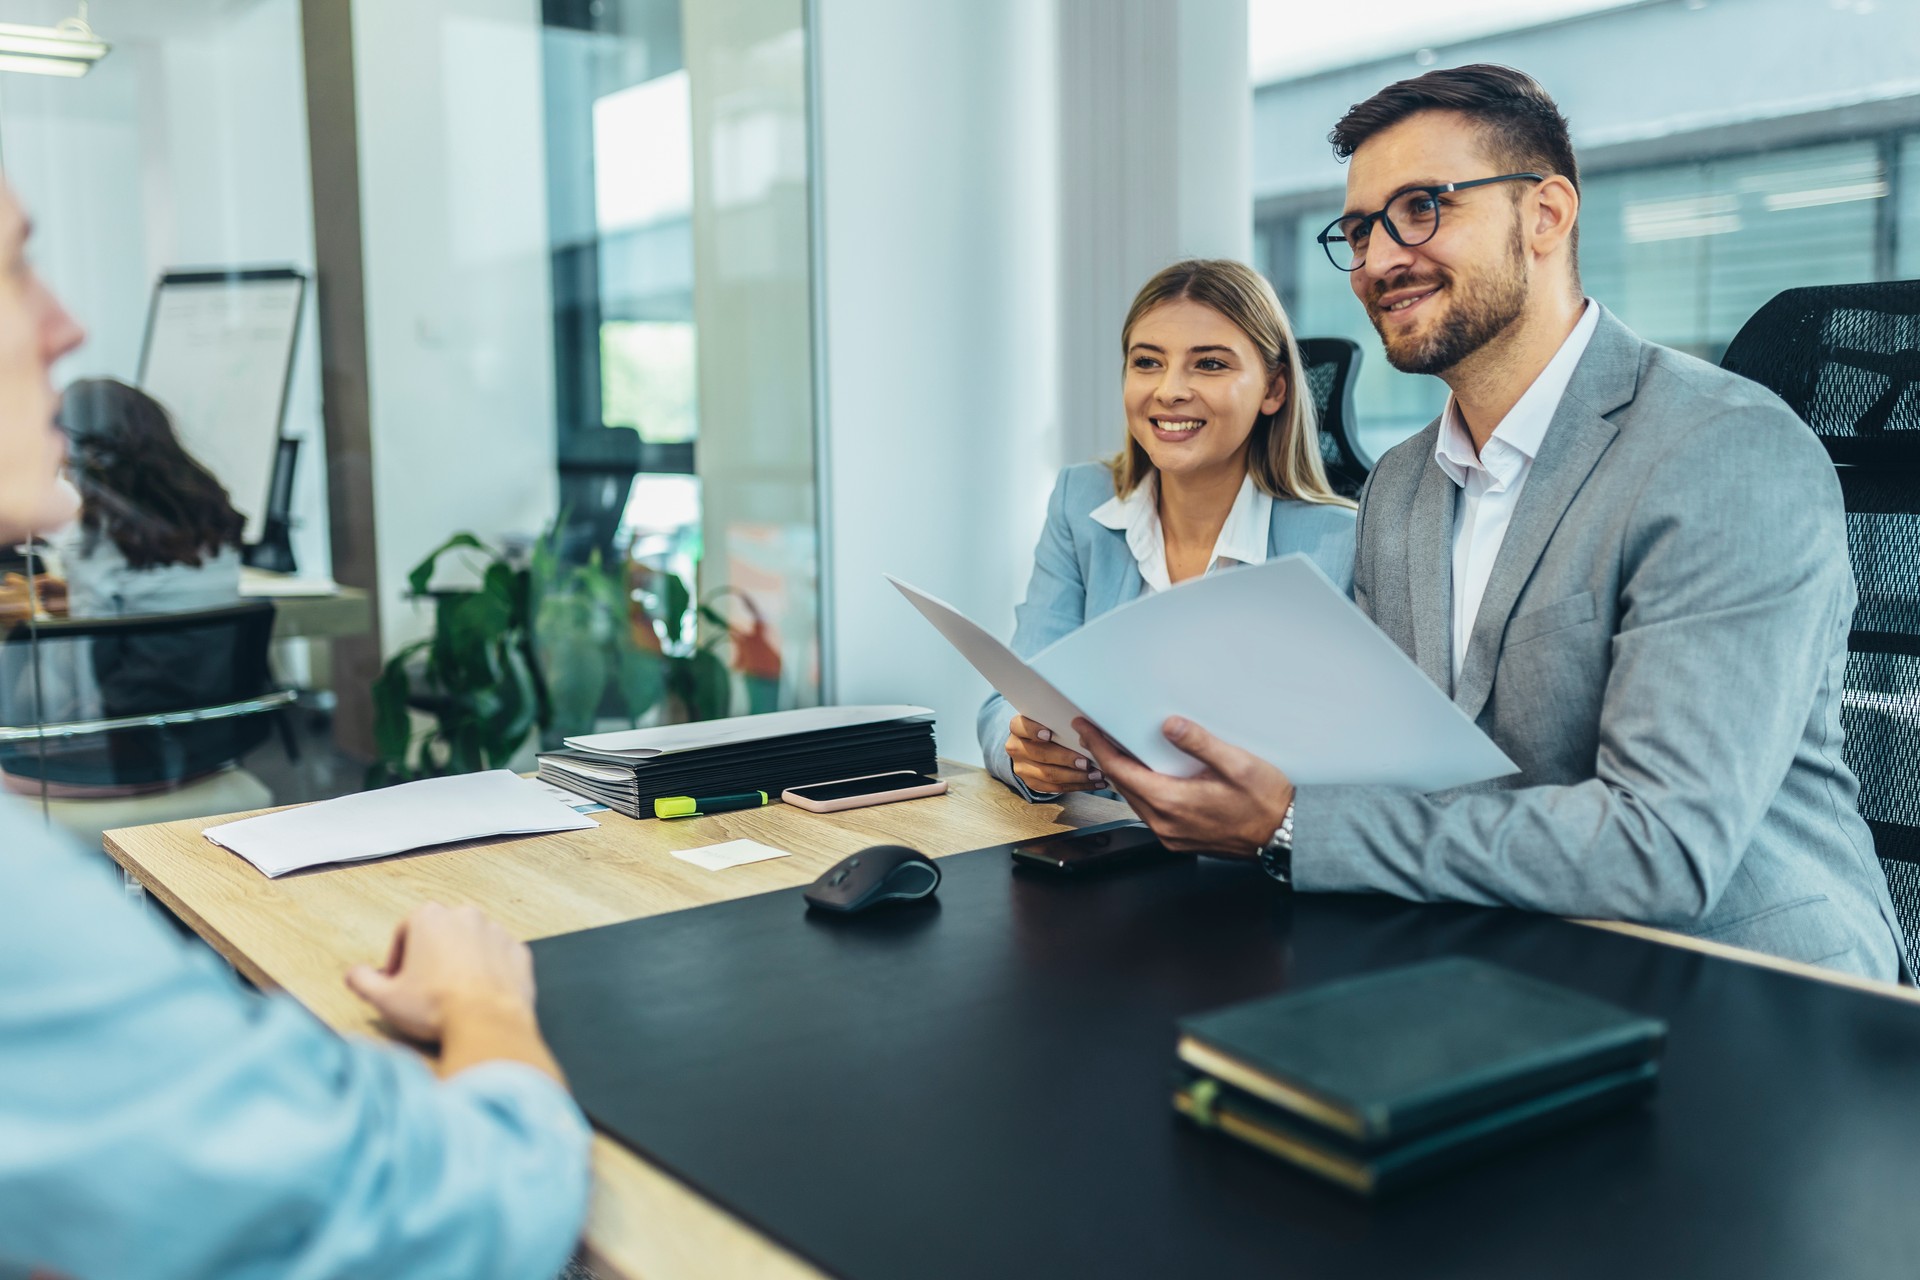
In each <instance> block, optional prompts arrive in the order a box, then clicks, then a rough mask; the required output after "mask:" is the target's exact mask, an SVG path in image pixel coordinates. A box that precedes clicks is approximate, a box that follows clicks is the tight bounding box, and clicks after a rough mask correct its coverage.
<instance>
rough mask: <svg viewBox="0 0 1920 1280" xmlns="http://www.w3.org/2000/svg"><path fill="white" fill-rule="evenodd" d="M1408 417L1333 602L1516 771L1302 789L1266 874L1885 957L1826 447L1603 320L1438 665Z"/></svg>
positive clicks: (1827, 958)
mask: <svg viewBox="0 0 1920 1280" xmlns="http://www.w3.org/2000/svg"><path fill="white" fill-rule="evenodd" d="M1438 432H1439V423H1438V422H1435V423H1433V424H1432V425H1430V426H1429V427H1428V428H1427V429H1426V430H1425V431H1423V432H1421V433H1420V434H1419V435H1417V436H1415V437H1414V438H1413V439H1411V440H1409V441H1407V442H1405V443H1404V444H1402V445H1400V446H1399V447H1397V448H1395V449H1393V450H1392V451H1390V452H1389V453H1388V454H1387V455H1386V456H1385V457H1383V458H1382V459H1381V460H1380V463H1379V466H1378V467H1377V468H1376V469H1375V471H1374V473H1373V475H1372V477H1371V478H1370V480H1369V481H1368V484H1367V489H1366V492H1365V494H1364V495H1363V496H1362V499H1361V508H1360V523H1359V533H1358V546H1357V550H1356V558H1355V564H1354V598H1355V600H1356V601H1358V603H1359V604H1360V606H1361V607H1362V608H1364V609H1365V610H1366V611H1367V613H1368V614H1370V615H1371V616H1372V617H1373V619H1374V621H1375V622H1377V623H1378V624H1379V625H1380V626H1381V627H1382V628H1383V629H1384V630H1385V631H1386V632H1387V634H1388V635H1390V636H1392V637H1393V638H1394V640H1395V641H1396V642H1398V643H1399V645H1400V647H1401V648H1403V649H1404V650H1406V651H1407V653H1408V654H1410V655H1411V656H1412V657H1413V659H1414V661H1416V662H1417V663H1419V665H1420V668H1421V669H1422V670H1423V671H1425V672H1426V673H1427V674H1428V675H1429V676H1430V677H1431V678H1432V679H1433V681H1434V682H1435V683H1436V684H1438V685H1439V686H1440V687H1441V688H1442V689H1448V690H1450V691H1451V692H1452V694H1453V698H1454V701H1455V702H1456V703H1458V704H1459V706H1460V708H1461V709H1462V710H1463V711H1465V712H1466V713H1467V714H1468V715H1469V716H1472V717H1473V718H1474V720H1475V721H1476V722H1477V723H1478V724H1479V725H1480V727H1481V728H1482V729H1484V730H1486V731H1487V733H1488V734H1490V735H1491V736H1492V738H1493V740H1494V741H1495V742H1497V743H1499V744H1500V746H1501V748H1502V749H1503V750H1505V751H1506V753H1507V754H1508V755H1509V756H1511V757H1512V758H1513V761H1514V763H1516V764H1518V765H1519V766H1520V773H1519V774H1518V775H1516V776H1514V777H1511V778H1506V779H1502V780H1500V781H1498V782H1494V783H1490V784H1486V785H1484V786H1481V787H1475V788H1464V789H1461V790H1458V791H1453V792H1446V793H1441V794H1438V795H1431V796H1428V795H1416V794H1411V793H1407V792H1403V791H1393V790H1388V789H1383V788H1377V787H1302V788H1301V789H1300V792H1299V796H1298V798H1297V800H1296V807H1295V811H1294V849H1295V852H1294V880H1295V883H1296V884H1297V885H1298V886H1299V887H1300V888H1301V889H1305V890H1323V891H1377V892H1386V893H1392V894H1398V895H1400V896H1401V897H1406V898H1415V899H1421V900H1454V901H1463V902H1476V903H1487V904H1506V905H1511V906H1516V907H1522V908H1525V909H1527V910H1530V911H1542V912H1549V913H1552V914H1554V915H1562V916H1579V917H1597V918H1601V919H1609V920H1631V921H1637V922H1640V923H1642V924H1649V925H1656V926H1659V927H1662V928H1668V929H1676V930H1679V931H1682V932H1685V933H1690V934H1693V935H1695V936H1697V937H1701V938H1710V939H1713V940H1715V941H1719V942H1726V943H1731V944H1733V945H1735V946H1742V947H1752V948H1754V949H1756V950H1760V951H1766V952H1770V953H1772V954H1774V955H1778V956H1785V957H1787V958H1789V959H1793V960H1801V961H1807V962H1810V963H1814V964H1822V965H1826V966H1829V967H1831V968H1835V969H1843V970H1847V971H1849V972H1853V973H1861V974H1867V975H1870V976H1873V977H1879V978H1893V977H1895V976H1896V974H1898V973H1899V972H1900V970H1901V968H1902V963H1901V958H1900V946H1899V943H1898V942H1897V938H1898V936H1899V933H1898V929H1899V926H1898V924H1897V922H1896V920H1895V917H1894V913H1893V904H1892V902H1891V900H1890V899H1889V897H1888V895H1887V886H1886V881H1885V879H1884V877H1883V876H1882V874H1881V872H1880V867H1879V863H1878V862H1877V861H1876V860H1875V858H1874V854H1873V840H1872V836H1871V835H1870V833H1869V832H1868V831H1867V828H1866V824H1865V823H1863V822H1862V821H1861V820H1860V818H1859V816H1858V814H1857V813H1856V811H1855V797H1856V794H1857V792H1858V790H1859V783H1858V782H1857V781H1856V780H1855V778H1854V776H1853V773H1852V771H1851V770H1850V769H1849V768H1848V767H1847V765H1846V762H1845V760H1844V759H1843V758H1842V756H1841V743H1842V731H1841V727H1840V692H1841V678H1842V674H1843V672H1844V669H1845V665H1846V657H1847V628H1848V624H1849V622H1850V620H1851V618H1852V616H1853V605H1854V586H1853V575H1852V571H1851V569H1850V568H1849V565H1848V560H1847V539H1846V526H1845V523H1844V515H1843V512H1842V507H1841V500H1840V486H1839V482H1838V481H1837V480H1836V478H1835V476H1834V470H1833V466H1832V464H1831V463H1830V462H1829V461H1828V460H1827V457H1826V454H1825V451H1824V450H1823V449H1822V448H1821V447H1820V444H1819V441H1818V440H1817V439H1815V437H1814V435H1813V433H1812V432H1810V431H1809V430H1808V429H1807V427H1806V426H1805V424H1803V423H1802V422H1801V421H1800V420H1799V419H1798V418H1796V417H1795V416H1794V414H1793V412H1792V411H1791V410H1789V409H1788V408H1787V407H1786V406H1785V405H1784V404H1782V403H1781V402H1780V400H1778V399H1777V398H1776V397H1775V396H1774V395H1773V394H1772V393H1770V392H1768V391H1766V390H1764V389H1763V388H1761V387H1760V386H1758V385H1757V384H1755V383H1752V382H1749V381H1747V380H1745V379H1743V378H1740V377H1737V376H1735V375H1733V374H1730V373H1726V372H1724V371H1722V370H1720V369H1716V368H1714V367H1713V366H1712V365H1708V364H1704V363H1702V362H1701V361H1698V360H1695V359H1693V358H1691V357H1689V356H1685V355H1681V354H1680V353H1679V352H1676V351H1672V350H1669V349H1667V348H1665V347H1660V346H1655V345H1654V344H1652V343H1648V342H1643V341H1641V340H1640V339H1639V338H1638V337H1637V336H1635V335H1634V334H1633V333H1632V332H1631V331H1630V330H1629V329H1628V328H1627V327H1626V326H1625V325H1623V324H1621V323H1620V322H1619V321H1618V320H1616V319H1615V318H1614V317H1613V316H1612V315H1610V314H1602V316H1601V317H1600V323H1599V328H1598V329H1597V330H1596V331H1595V333H1594V335H1593V340H1592V342H1591V343H1590V344H1589V346H1588V347H1587V350H1586V352H1585V354H1584V355H1583V356H1582V358H1581V360H1580V364H1579V366H1578V367H1577V368H1576V370H1575V371H1574V375H1573V380H1572V382H1571V383H1570V384H1569V385H1568V387H1567V392H1566V395H1565V397H1564V398H1563V399H1562V401H1561V403H1560V407H1559V409H1558V410H1557V411H1556V412H1555V414H1554V417H1553V422H1552V425H1551V426H1550V427H1549V428H1548V430H1547V434H1546V439H1545V440H1544V441H1543V443H1542V445H1541V448H1540V454H1539V456H1538V457H1537V458H1536V459H1535V460H1534V463H1533V468H1532V470H1531V472H1530V473H1529V475H1528V479H1527V483H1526V488H1525V489H1523V490H1522V491H1521V495H1520V500H1519V502H1518V504H1517V506H1516V508H1515V510H1514V513H1513V520H1512V523H1511V525H1510V526H1509V527H1508V530H1507V535H1506V540H1505V542H1503V543H1502V544H1501V547H1500V553H1499V556H1498V557H1497V559H1496V560H1495V562H1494V567H1493V573H1492V577H1491V578H1490V580H1489V581H1488V583H1487V589H1486V594H1485V596H1484V597H1483V599H1482V602H1481V605H1480V612H1479V615H1478V617H1477V619H1476V620H1475V622H1474V627H1473V638H1472V640H1471V642H1470V643H1469V644H1468V647H1467V658H1466V664H1465V666H1464V667H1463V669H1462V671H1461V675H1460V681H1459V687H1458V688H1454V687H1453V680H1452V665H1453V664H1452V652H1451V645H1452V627H1451V624H1450V618H1451V599H1450V593H1451V589H1452V543H1453V516H1454V500H1455V494H1456V492H1457V490H1456V488H1455V486H1454V484H1453V482H1452V481H1450V480H1448V479H1447V477H1446V475H1445V474H1444V473H1443V472H1442V471H1441V470H1440V469H1439V467H1438V466H1437V465H1436V464H1435V463H1434V461H1433V448H1434V441H1435V438H1436V437H1437V435H1438Z"/></svg>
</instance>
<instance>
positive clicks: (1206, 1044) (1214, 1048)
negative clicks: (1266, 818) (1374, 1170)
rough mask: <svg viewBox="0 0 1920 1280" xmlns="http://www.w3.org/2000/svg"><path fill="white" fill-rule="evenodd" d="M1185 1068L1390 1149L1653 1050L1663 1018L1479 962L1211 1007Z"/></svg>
mask: <svg viewBox="0 0 1920 1280" xmlns="http://www.w3.org/2000/svg"><path fill="white" fill-rule="evenodd" d="M1180 1031H1181V1036H1180V1045H1179V1056H1180V1060H1181V1061H1182V1062H1184V1063H1186V1064H1187V1065H1188V1066H1190V1067H1192V1068H1194V1069H1195V1070H1197V1071H1199V1072H1201V1073H1203V1074H1205V1075H1209V1076H1212V1077H1214V1078H1215V1079H1218V1080H1220V1081H1223V1082H1224V1083H1226V1084H1229V1085H1232V1086H1234V1087H1235V1088H1237V1089H1240V1090H1243V1091H1245V1092H1246V1093H1248V1094H1251V1095H1252V1096H1254V1097H1256V1098H1259V1099H1261V1100H1262V1101H1264V1102H1267V1103H1270V1104H1271V1105H1273V1106H1275V1107H1278V1108H1280V1109H1281V1110H1284V1111H1287V1112H1290V1113H1292V1114H1293V1115H1294V1116H1295V1117H1297V1118H1298V1119H1299V1120H1302V1121H1305V1122H1307V1123H1309V1124H1312V1125H1316V1126H1319V1127H1320V1128H1322V1129H1325V1130H1327V1131H1329V1132H1331V1133H1335V1134H1338V1135H1340V1136H1342V1137H1343V1138H1345V1139H1347V1140H1349V1141H1352V1142H1355V1143H1358V1144H1360V1145H1361V1146H1362V1147H1385V1146H1389V1145H1392V1144H1396V1143H1399V1142H1403V1141H1405V1140H1407V1139H1408V1138H1411V1137H1414V1136H1416V1135H1419V1134H1422V1133H1428V1132H1432V1131H1434V1130H1437V1129H1441V1128H1444V1127H1447V1126H1449V1125H1453V1124H1455V1123H1458V1122H1460V1121H1462V1120H1465V1119H1468V1118H1470V1117H1473V1116H1476V1115H1479V1114H1481V1113H1484V1112H1489V1111H1493V1110H1496V1109H1498V1108H1501V1107H1505V1106H1508V1105H1511V1104H1514V1103H1518V1102H1520V1101H1523V1100H1526V1099H1529V1098H1533V1097H1536V1096H1538V1095H1541V1094H1545V1093H1550V1092H1553V1091H1555V1090H1558V1089H1563V1088H1566V1087H1568V1086H1570V1085H1573V1084H1576V1083H1579V1082H1581V1081H1584V1080H1588V1079H1591V1078H1593V1077H1596V1076H1600V1075H1604V1074H1606V1073H1609V1072H1615V1071H1619V1070H1622V1069H1624V1068H1627V1067H1632V1066H1638V1065H1640V1064H1642V1063H1645V1062H1648V1061H1650V1060H1652V1059H1653V1058H1655V1057H1657V1056H1658V1055H1659V1052H1660V1049H1661V1046H1662V1045H1663V1044H1664V1042H1665V1040H1666V1032H1667V1028H1666V1024H1665V1023H1664V1022H1662V1021H1660V1020H1659V1019H1658V1018H1649V1017H1644V1016H1642V1015H1639V1014H1634V1013H1629V1012H1627V1011H1626V1010H1624V1009H1619V1008H1616V1007H1615V1006H1613V1005H1610V1004H1608V1003H1606V1002H1605V1001H1603V1000H1596V999H1594V998H1593V997H1592V996H1588V995H1583V994H1581V993H1580V992H1577V991H1569V990H1567V989H1566V988H1564V987H1558V986H1555V985H1553V984H1552V983H1547V982H1541V981H1538V980H1537V979H1534V978H1527V977H1523V976H1521V975H1520V974H1517V973H1514V972H1512V971H1510V970H1507V969H1502V968H1500V967H1499V966H1497V965H1491V964H1486V963H1483V962H1481V961H1478V960H1466V959H1457V958H1456V959H1447V960H1433V961H1428V962H1426V963H1423V964H1416V965H1408V966H1406V967H1405V968H1400V969H1389V970H1385V971H1383V972H1380V973H1371V974H1367V975H1365V976H1363V977H1359V978H1349V979H1346V980H1344V981H1340V982H1330V983H1327V984H1326V985H1324V986H1319V987H1313V988H1310V989H1309V990H1306V991H1300V992H1291V993H1288V994H1286V995H1279V996H1269V997H1265V998H1262V999H1259V1000H1252V1001H1248V1002H1246V1003H1243V1004H1237V1005H1232V1006H1229V1007H1228V1008H1225V1009H1217V1010H1215V1011H1213V1012H1211V1013H1205V1014H1201V1015H1198V1016H1196V1017H1192V1018H1188V1019H1185V1020H1184V1021H1183V1022H1181V1024H1180Z"/></svg>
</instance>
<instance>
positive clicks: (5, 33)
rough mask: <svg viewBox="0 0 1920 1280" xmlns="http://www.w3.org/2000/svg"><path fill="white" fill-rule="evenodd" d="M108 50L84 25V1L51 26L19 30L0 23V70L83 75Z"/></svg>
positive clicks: (37, 73)
mask: <svg viewBox="0 0 1920 1280" xmlns="http://www.w3.org/2000/svg"><path fill="white" fill-rule="evenodd" d="M109 48H111V46H110V45H108V44H107V42H106V41H104V40H102V39H101V38H100V37H99V36H96V35H95V34H93V28H92V27H90V26H88V25H87V0H80V12H79V13H78V14H76V15H74V16H73V17H71V18H63V19H61V20H60V21H59V22H56V23H55V24H54V25H52V26H51V27H22V26H15V25H13V24H12V23H5V22H0V71H24V72H26V73H28V74H29V75H38V76H83V75H85V74H87V72H89V71H91V70H93V64H94V63H96V62H98V61H100V59H102V58H104V57H106V56H107V50H108V49H109Z"/></svg>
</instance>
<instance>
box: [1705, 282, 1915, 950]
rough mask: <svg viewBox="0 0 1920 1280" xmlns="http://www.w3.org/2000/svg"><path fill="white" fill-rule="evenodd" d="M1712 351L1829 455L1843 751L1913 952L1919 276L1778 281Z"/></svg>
mask: <svg viewBox="0 0 1920 1280" xmlns="http://www.w3.org/2000/svg"><path fill="white" fill-rule="evenodd" d="M1721 364H1722V366H1723V367H1724V368H1727V369H1730V370H1732V371H1733V372H1735V373H1740V374H1744V375H1745V376H1747V377H1749V378H1752V379H1753V380H1754V381H1756V382H1758V383H1760V384H1761V385H1763V386H1766V387H1768V388H1770V389H1772V390H1773V391H1775V392H1777V393H1778V394H1779V395H1780V397H1781V398H1782V399H1784V400H1785V401H1786V402H1787V404H1788V405H1790V406H1791V407H1792V408H1793V410H1794V412H1795V413H1798V414H1799V415H1800V417H1801V418H1802V419H1804V420H1805V421H1806V423H1807V425H1809V426H1811V427H1812V428H1813V430H1814V432H1815V433H1816V434H1817V435H1819V437H1820V439H1821V440H1822V442H1823V443H1825V444H1826V446H1827V452H1828V453H1829V454H1830V455H1831V456H1832V457H1833V459H1834V461H1835V463H1836V464H1838V466H1839V475H1840V488H1841V492H1842V493H1843V494H1844V495H1845V499H1846V508H1847V546H1848V551H1849V553H1850V555H1851V557H1852V560H1853V576H1854V581H1855V583H1856V584H1857V586H1858V588H1859V593H1860V601H1859V604H1858V606H1857V607H1856V608H1855V609H1854V614H1853V629H1852V632H1851V634H1850V635H1849V636H1848V638H1847V650H1848V653H1847V675H1846V690H1845V696H1844V702H1843V705H1842V709H1841V718H1842V720H1843V722H1844V723H1845V725H1846V730H1847V763H1848V764H1850V765H1851V766H1852V767H1853V771H1854V773H1855V774H1857V775H1858V776H1859V778H1860V815H1861V816H1862V817H1863V818H1865V819H1866V820H1867V825H1868V826H1869V827H1871V828H1872V830H1873V838H1874V845H1875V851H1876V852H1877V853H1878V854H1879V855H1880V865H1881V867H1882V868H1883V869H1884V870H1885V871H1886V874H1887V884H1888V887H1889V888H1890V889H1891V890H1892V892H1893V903H1894V909H1895V911H1896V912H1897V913H1898V915H1899V917H1900V924H1901V928H1902V931H1903V932H1904V933H1905V935H1906V938H1905V941H1906V945H1907V954H1908V956H1909V958H1910V960H1916V959H1920V385H1916V384H1917V383H1920V281H1903V282H1895V283H1880V284H1858V285H1837V286H1828V287H1822V288H1813V289H1789V290H1787V291H1786V292H1785V293H1782V294H1780V295H1778V296H1777V297H1775V298H1774V299H1773V300H1772V301H1771V302H1769V303H1767V305H1766V306H1764V307H1762V308H1760V310H1759V311H1757V312H1755V313H1754V316H1753V318H1752V319H1751V320H1748V321H1747V323H1746V324H1745V325H1744V326H1742V328H1741V330H1740V332H1739V334H1738V335H1737V336H1735V338H1734V340H1733V344H1732V345H1731V346H1729V347H1728V348H1727V354H1726V357H1725V359H1724V360H1722V362H1721Z"/></svg>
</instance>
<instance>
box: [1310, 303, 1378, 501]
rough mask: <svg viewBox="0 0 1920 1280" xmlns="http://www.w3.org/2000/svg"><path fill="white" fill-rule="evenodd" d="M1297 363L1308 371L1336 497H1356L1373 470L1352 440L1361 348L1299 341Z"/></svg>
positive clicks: (1338, 341) (1345, 342) (1333, 341)
mask: <svg viewBox="0 0 1920 1280" xmlns="http://www.w3.org/2000/svg"><path fill="white" fill-rule="evenodd" d="M1300 360H1301V363H1302V364H1304V365H1306V367H1307V390H1308V391H1309V392H1310V393H1311V394H1312V396H1313V408H1314V412H1315V413H1316V414H1317V415H1318V417H1319V420H1320V459H1321V461H1322V462H1323V463H1325V464H1326V468H1327V479H1328V480H1329V481H1331V482H1332V484H1333V488H1334V491H1335V492H1336V493H1342V494H1345V495H1346V496H1347V497H1349V498H1353V497H1358V496H1359V493H1360V486H1361V485H1363V484H1365V483H1366V482H1367V473H1368V472H1369V471H1371V470H1373V459H1371V458H1369V457H1368V456H1367V455H1366V453H1365V451H1364V450H1362V449H1361V448H1360V445H1359V442H1358V441H1357V440H1356V439H1355V438H1354V433H1355V432H1356V430H1357V429H1358V427H1357V424H1356V422H1355V420H1354V415H1353V377H1354V374H1356V373H1358V372H1359V370H1360V344H1359V343H1357V342H1354V341H1352V340H1350V339H1347V338H1302V339H1300Z"/></svg>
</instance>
